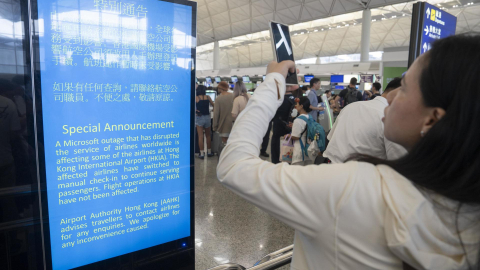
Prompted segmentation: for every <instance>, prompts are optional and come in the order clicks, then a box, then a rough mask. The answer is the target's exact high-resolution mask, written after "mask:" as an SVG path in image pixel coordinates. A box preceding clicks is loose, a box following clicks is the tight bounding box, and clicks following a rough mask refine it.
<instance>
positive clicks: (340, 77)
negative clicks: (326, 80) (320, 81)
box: [330, 75, 343, 83]
mask: <svg viewBox="0 0 480 270" xmlns="http://www.w3.org/2000/svg"><path fill="white" fill-rule="evenodd" d="M330 83H343V75H332V76H330Z"/></svg>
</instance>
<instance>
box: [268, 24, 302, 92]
mask: <svg viewBox="0 0 480 270" xmlns="http://www.w3.org/2000/svg"><path fill="white" fill-rule="evenodd" d="M270 36H271V37H272V46H273V52H274V54H275V58H276V60H277V62H278V63H280V62H282V61H285V60H291V61H294V62H295V59H294V58H293V47H292V41H291V39H290V30H289V29H288V25H285V24H281V23H277V22H270ZM286 82H287V85H298V78H297V71H296V70H295V72H294V73H290V72H288V75H287V79H286Z"/></svg>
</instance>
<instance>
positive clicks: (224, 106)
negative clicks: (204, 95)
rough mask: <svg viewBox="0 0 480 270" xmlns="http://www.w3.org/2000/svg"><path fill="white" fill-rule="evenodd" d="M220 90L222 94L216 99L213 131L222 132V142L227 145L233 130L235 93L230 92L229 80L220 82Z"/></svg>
mask: <svg viewBox="0 0 480 270" xmlns="http://www.w3.org/2000/svg"><path fill="white" fill-rule="evenodd" d="M218 92H220V95H219V96H218V97H217V99H216V100H215V109H214V112H213V131H215V132H218V133H219V134H220V138H222V143H223V144H224V145H225V144H226V143H227V140H228V136H229V135H230V131H231V130H232V123H233V119H232V109H233V95H232V94H230V93H229V92H228V83H227V82H220V83H219V84H218Z"/></svg>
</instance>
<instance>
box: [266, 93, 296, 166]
mask: <svg viewBox="0 0 480 270" xmlns="http://www.w3.org/2000/svg"><path fill="white" fill-rule="evenodd" d="M295 88H296V87H295V86H288V87H287V88H286V91H285V95H284V96H283V102H282V105H281V106H280V107H278V108H277V109H276V113H275V116H274V117H273V120H272V123H273V127H272V128H273V132H272V142H271V144H270V156H271V160H272V163H273V164H277V163H280V138H281V137H282V136H285V135H287V134H288V133H290V132H291V131H292V121H291V119H292V109H293V108H294V107H295V97H296V95H294V92H295V90H296V89H295ZM257 89H258V87H257ZM257 91H258V90H257Z"/></svg>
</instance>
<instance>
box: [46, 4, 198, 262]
mask: <svg viewBox="0 0 480 270" xmlns="http://www.w3.org/2000/svg"><path fill="white" fill-rule="evenodd" d="M192 10H193V9H192V7H191V6H187V5H181V4H176V3H170V2H164V1H157V0H122V1H118V0H109V1H105V0H38V12H39V13H38V14H39V20H38V23H39V24H40V27H39V28H40V29H43V30H41V32H40V33H39V48H40V50H39V51H40V77H41V96H42V108H43V111H42V114H43V130H44V138H45V139H44V149H45V166H46V182H47V197H48V215H49V234H50V243H51V247H50V248H51V256H52V257H51V261H52V267H53V269H70V268H75V267H79V266H82V265H86V264H90V263H93V262H97V261H101V260H105V259H107V258H112V257H116V256H119V255H123V254H126V253H130V252H134V251H137V250H141V249H145V248H149V247H152V246H157V245H160V244H163V243H167V242H171V241H174V240H178V239H181V238H185V237H188V236H190V232H191V220H190V217H191V211H193V209H190V198H191V197H190V196H191V186H190V181H191V170H192V169H191V168H192V167H191V163H190V162H191V148H190V147H191V143H190V142H191V140H192V138H191V128H192V125H191V120H190V119H191V118H190V117H185V115H193V114H192V112H191V107H190V106H191V105H190V102H188V101H189V100H190V99H191V98H192V97H191V95H192V92H193V91H192V90H191V89H192V87H193V76H192V72H194V71H192V57H193V55H192V48H193V46H194V43H195V37H192V23H195V22H192V16H193V14H192V13H193V11H192Z"/></svg>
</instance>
